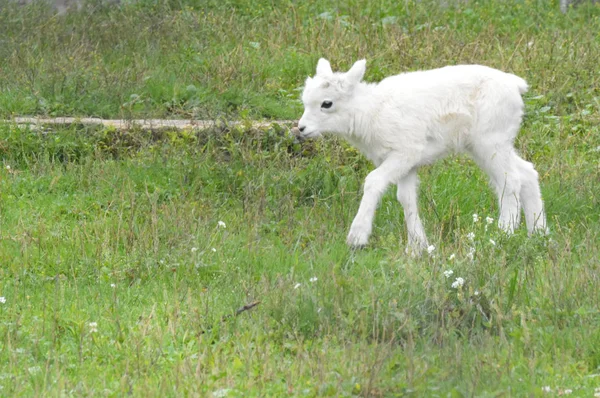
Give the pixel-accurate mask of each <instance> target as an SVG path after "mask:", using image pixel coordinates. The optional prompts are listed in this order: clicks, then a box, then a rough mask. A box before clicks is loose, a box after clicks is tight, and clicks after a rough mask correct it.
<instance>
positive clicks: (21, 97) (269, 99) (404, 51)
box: [0, 0, 600, 119]
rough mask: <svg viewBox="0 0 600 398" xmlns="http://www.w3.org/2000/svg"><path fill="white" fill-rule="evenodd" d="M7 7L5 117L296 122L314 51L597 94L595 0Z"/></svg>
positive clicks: (0, 18)
mask: <svg viewBox="0 0 600 398" xmlns="http://www.w3.org/2000/svg"><path fill="white" fill-rule="evenodd" d="M450 3H451V4H452V2H450ZM11 4H12V3H10V4H7V3H6V2H3V3H2V4H1V5H0V38H1V39H0V117H7V116H10V115H25V114H35V115H39V114H45V115H58V116H63V115H68V116H72V115H79V116H101V117H122V118H126V117H173V118H181V117H185V118H187V117H196V118H203V119H216V118H221V117H226V118H237V117H244V116H246V115H247V116H250V117H253V118H262V117H264V118H280V119H295V118H298V115H299V114H300V113H301V105H300V104H299V103H298V101H297V98H298V90H299V89H300V87H301V86H302V84H303V81H304V79H305V77H306V76H307V75H309V74H311V75H312V74H313V73H314V68H315V65H316V61H317V59H318V58H319V57H321V56H324V57H327V58H329V59H330V60H331V61H332V62H333V65H334V67H336V69H337V68H340V69H344V68H348V67H349V66H350V65H352V62H354V61H356V60H357V59H359V58H362V57H366V58H367V59H368V62H369V63H368V67H367V74H366V79H367V80H369V81H377V80H380V79H382V78H383V77H384V76H387V75H389V74H396V73H399V72H402V71H407V70H415V69H422V68H434V67H440V66H444V65H447V64H457V63H482V64H487V65H489V66H493V67H497V68H500V69H504V70H508V71H512V72H515V73H517V74H519V75H521V76H523V77H525V78H526V79H527V80H528V81H529V83H530V84H531V86H532V90H533V92H535V93H537V94H544V95H546V98H545V100H544V102H547V103H548V104H550V105H551V106H553V109H555V110H558V111H559V112H562V111H563V110H564V111H567V112H569V111H571V110H572V109H573V108H577V107H582V106H585V105H586V104H587V102H586V101H587V100H588V98H589V97H590V96H597V95H598V93H597V89H596V87H597V85H598V74H597V73H596V71H597V60H598V58H599V57H600V53H599V47H598V35H597V32H598V31H599V30H600V7H598V6H593V5H586V4H584V5H582V6H581V7H579V8H577V9H575V10H573V11H572V12H570V13H569V14H568V15H562V14H560V12H559V11H558V4H554V3H549V2H548V1H546V0H537V1H533V0H527V1H519V2H513V1H507V2H501V4H498V2H494V1H479V2H470V3H467V4H462V5H460V4H459V5H450V6H446V7H444V6H440V5H437V2H433V4H432V2H430V1H419V2H413V1H397V0H379V1H375V2H365V1H364V0H351V1H347V2H344V4H343V5H340V4H339V2H337V1H331V0H322V1H318V2H317V1H308V2H299V3H297V2H289V1H281V2H270V1H267V0H261V1H253V2H246V1H239V0H219V1H212V0H210V1H206V0H196V1H194V0H186V1H183V0H181V1H175V0H172V1H152V0H140V1H137V2H135V3H134V4H128V5H125V6H123V7H121V8H114V7H113V8H102V7H99V8H96V9H95V12H94V13H90V11H86V10H84V11H81V12H73V13H70V14H66V15H63V16H55V15H53V14H52V13H51V12H50V10H49V9H48V8H44V7H42V6H35V7H34V6H30V7H24V8H23V7H21V8H19V7H18V6H16V5H14V4H12V5H11ZM566 94H571V96H570V97H566Z"/></svg>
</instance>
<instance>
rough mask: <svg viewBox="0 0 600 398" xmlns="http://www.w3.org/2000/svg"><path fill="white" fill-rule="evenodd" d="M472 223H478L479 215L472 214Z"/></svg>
mask: <svg viewBox="0 0 600 398" xmlns="http://www.w3.org/2000/svg"><path fill="white" fill-rule="evenodd" d="M473 222H474V223H478V222H479V215H478V214H477V213H475V214H473Z"/></svg>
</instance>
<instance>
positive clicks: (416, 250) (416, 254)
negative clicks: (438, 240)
mask: <svg viewBox="0 0 600 398" xmlns="http://www.w3.org/2000/svg"><path fill="white" fill-rule="evenodd" d="M428 246H429V245H428V244H427V242H424V243H423V242H410V243H409V244H408V246H406V249H405V250H404V253H406V254H408V255H409V256H410V257H412V258H420V257H421V256H423V253H424V252H425V251H426V250H427V247H428Z"/></svg>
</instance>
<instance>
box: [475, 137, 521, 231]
mask: <svg viewBox="0 0 600 398" xmlns="http://www.w3.org/2000/svg"><path fill="white" fill-rule="evenodd" d="M472 154H473V157H474V159H475V161H476V162H477V163H478V164H479V166H480V167H481V168H482V169H483V170H484V171H485V172H486V173H487V174H488V176H489V177H490V180H491V182H492V184H493V186H494V188H495V190H496V195H498V205H499V206H500V217H499V218H498V227H499V228H501V229H502V230H504V231H506V232H507V233H509V234H512V233H513V231H514V229H515V228H516V227H517V226H518V225H519V222H520V219H521V204H520V192H521V172H520V169H519V166H518V164H517V162H518V159H519V158H518V156H517V155H516V154H515V151H514V148H513V147H512V145H511V144H508V143H494V142H493V141H492V142H490V141H488V142H486V143H479V144H478V145H476V146H474V147H473V148H472Z"/></svg>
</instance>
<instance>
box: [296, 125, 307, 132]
mask: <svg viewBox="0 0 600 398" xmlns="http://www.w3.org/2000/svg"><path fill="white" fill-rule="evenodd" d="M305 128H306V126H302V127H300V126H298V130H300V132H303V131H304V129H305Z"/></svg>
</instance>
